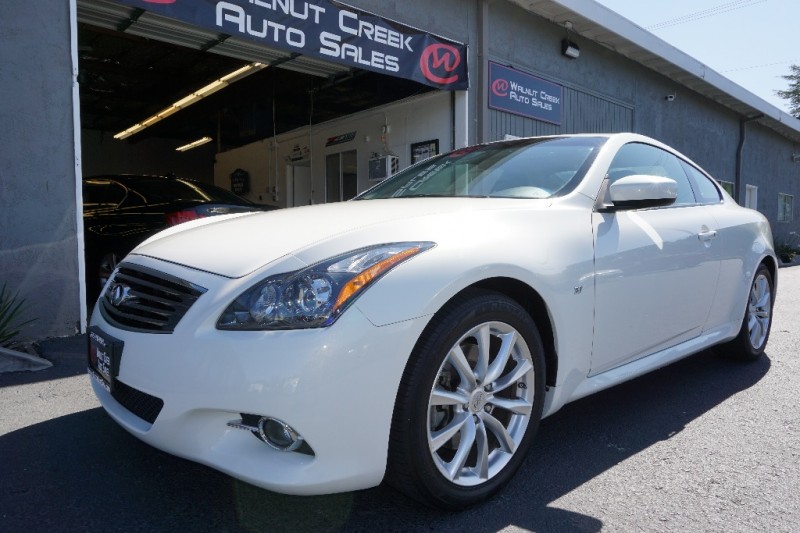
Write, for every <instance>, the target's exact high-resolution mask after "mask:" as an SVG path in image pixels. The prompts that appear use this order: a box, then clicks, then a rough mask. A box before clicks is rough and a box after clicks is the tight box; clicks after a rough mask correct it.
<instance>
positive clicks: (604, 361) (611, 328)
mask: <svg viewBox="0 0 800 533" xmlns="http://www.w3.org/2000/svg"><path fill="white" fill-rule="evenodd" d="M593 224H594V230H595V288H596V303H595V341H594V349H593V355H592V370H591V375H594V374H598V373H601V372H603V371H605V370H609V369H611V368H614V367H617V366H619V365H622V364H624V363H627V362H630V361H633V360H635V359H638V358H640V357H643V356H645V355H648V354H651V353H654V352H656V351H659V350H661V349H664V348H666V347H668V346H672V345H674V344H678V343H679V342H682V341H685V340H688V339H691V338H693V337H696V336H697V335H699V334H700V332H701V331H702V329H703V325H704V323H705V321H706V317H707V316H708V313H709V310H710V308H711V301H712V299H713V297H714V293H715V291H716V284H717V277H718V274H719V258H718V257H715V256H714V255H713V247H714V244H715V243H714V240H715V238H716V237H715V233H714V232H716V231H718V229H719V228H718V227H717V224H716V222H715V220H714V219H713V217H712V216H711V215H710V214H709V213H708V211H707V210H706V209H705V208H704V207H703V206H687V207H673V208H666V209H649V210H639V211H622V212H617V213H595V214H594V219H593Z"/></svg>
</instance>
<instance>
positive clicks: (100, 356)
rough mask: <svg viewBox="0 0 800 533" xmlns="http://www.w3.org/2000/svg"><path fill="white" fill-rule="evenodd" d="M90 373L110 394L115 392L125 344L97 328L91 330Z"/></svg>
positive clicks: (92, 327)
mask: <svg viewBox="0 0 800 533" xmlns="http://www.w3.org/2000/svg"><path fill="white" fill-rule="evenodd" d="M88 337H89V353H88V358H89V361H88V363H89V372H90V373H91V374H92V376H93V377H94V378H95V379H96V380H97V382H98V383H99V384H100V385H101V386H102V387H103V388H104V389H106V390H107V391H108V392H113V391H114V383H115V382H116V380H117V376H118V375H119V365H120V361H121V360H122V349H123V347H124V345H125V343H124V342H123V341H121V340H119V339H115V338H114V337H112V336H111V335H109V334H108V333H106V332H104V331H103V330H102V329H100V328H99V327H97V326H91V327H90V328H89V335H88Z"/></svg>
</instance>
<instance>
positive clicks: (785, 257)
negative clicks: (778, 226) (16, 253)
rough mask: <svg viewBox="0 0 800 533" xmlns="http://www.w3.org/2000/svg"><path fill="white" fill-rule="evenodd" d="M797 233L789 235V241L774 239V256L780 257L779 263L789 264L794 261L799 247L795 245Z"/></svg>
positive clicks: (798, 252)
mask: <svg viewBox="0 0 800 533" xmlns="http://www.w3.org/2000/svg"><path fill="white" fill-rule="evenodd" d="M797 241H798V236H797V232H794V231H793V232H791V233H789V239H788V240H783V239H775V255H777V256H778V257H780V259H781V261H783V262H785V263H790V262H792V261H793V260H794V258H795V256H796V255H797V254H800V247H798V244H797Z"/></svg>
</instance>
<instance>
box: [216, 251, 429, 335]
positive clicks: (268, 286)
mask: <svg viewBox="0 0 800 533" xmlns="http://www.w3.org/2000/svg"><path fill="white" fill-rule="evenodd" d="M433 246H434V243H432V242H403V243H394V244H380V245H377V246H370V247H369V248H362V249H360V250H355V251H353V252H348V253H346V254H342V255H339V256H336V257H334V258H331V259H328V260H327V261H323V262H321V263H317V264H315V265H311V266H310V267H307V268H304V269H302V270H298V271H296V272H288V273H286V274H279V275H277V276H272V277H269V278H267V279H265V280H263V281H261V282H260V283H258V284H257V285H255V286H253V287H251V288H250V289H248V290H246V291H245V292H243V293H242V294H241V295H239V297H238V298H236V300H234V302H233V303H232V304H231V305H229V306H228V308H227V309H225V312H223V313H222V316H220V317H219V320H218V321H217V328H218V329H233V330H266V329H297V328H317V327H324V326H329V325H331V324H333V323H334V322H335V321H336V319H337V318H338V317H339V315H341V314H342V313H343V312H344V310H345V309H347V307H348V306H349V305H350V304H351V303H353V301H354V300H355V299H356V298H357V297H358V295H359V294H361V293H362V292H364V291H365V290H366V289H367V287H369V286H370V285H371V284H372V283H374V282H375V281H376V280H377V279H379V278H380V277H381V276H383V275H384V274H386V273H387V272H389V271H390V270H391V269H393V268H394V267H396V266H397V265H399V264H400V263H402V262H403V261H406V260H408V259H409V258H411V257H413V256H415V255H416V254H418V253H420V252H424V251H425V250H428V249H429V248H432V247H433Z"/></svg>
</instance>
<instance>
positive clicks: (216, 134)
mask: <svg viewBox="0 0 800 533" xmlns="http://www.w3.org/2000/svg"><path fill="white" fill-rule="evenodd" d="M87 4H91V5H94V4H97V2H96V1H95V2H83V3H82V4H79V6H82V7H83V8H84V9H83V14H84V16H83V17H82V19H83V20H87V19H88V20H92V21H94V20H93V19H92V17H91V16H86V9H87V8H86V5H87ZM115 9H123V8H116V7H115ZM124 9H128V8H124ZM122 15H124V16H122ZM126 17H128V18H129V13H122V14H121V15H120V14H114V15H113V16H106V17H105V19H103V20H101V21H99V22H100V24H102V26H99V25H94V24H89V23H87V22H80V23H79V25H78V57H79V62H78V64H79V78H78V79H79V83H80V101H81V125H82V127H83V128H86V129H93V130H100V131H104V132H107V133H109V134H115V133H118V132H120V131H122V130H124V129H126V128H128V127H130V126H132V125H133V124H135V123H136V122H139V121H141V120H143V119H146V118H147V117H150V116H151V115H153V114H155V113H157V112H159V111H161V110H163V109H164V108H165V107H167V106H169V105H170V104H172V103H173V102H175V101H177V100H179V99H181V98H183V97H184V96H186V95H187V94H189V93H191V92H193V91H195V90H197V89H200V88H201V87H203V86H205V85H207V84H208V83H210V82H212V81H214V80H216V79H218V78H220V77H221V76H224V75H225V74H228V73H230V72H232V71H234V70H236V69H237V68H239V67H241V66H243V65H246V64H248V63H250V62H252V61H254V60H260V61H263V62H268V63H270V66H269V67H267V68H265V69H263V70H261V71H258V72H256V73H255V74H252V75H250V76H248V77H246V78H244V79H242V80H240V81H238V82H236V83H233V84H231V85H230V86H228V87H226V88H225V89H223V90H221V91H218V92H216V93H214V94H213V95H211V96H209V97H207V98H205V99H203V100H201V101H200V102H198V103H196V104H194V105H192V106H190V107H188V108H187V109H184V110H181V111H180V112H178V113H176V114H174V115H172V116H171V117H168V118H166V119H164V120H162V121H161V122H159V123H157V124H155V125H153V126H151V127H149V128H147V129H145V130H143V131H141V132H140V133H137V134H135V135H133V136H131V137H129V138H128V139H127V142H134V143H135V142H140V141H141V140H143V139H147V138H151V137H158V138H166V139H174V140H175V141H176V142H177V143H183V142H190V141H193V140H195V139H198V138H199V137H203V136H206V135H207V136H210V137H212V138H213V139H215V141H218V142H220V144H221V146H222V148H223V150H224V149H230V148H234V147H237V146H241V145H244V144H247V143H250V142H253V141H255V140H258V139H263V138H266V137H270V136H272V135H273V132H274V133H282V132H285V131H290V130H293V129H295V128H298V127H301V126H304V125H308V124H309V123H319V122H324V121H326V120H330V119H333V118H336V117H340V116H344V115H348V114H351V113H354V112H357V111H361V110H364V109H369V108H372V107H376V106H379V105H382V104H385V103H388V102H392V101H395V100H399V99H402V98H405V97H408V96H411V95H414V94H418V93H422V92H427V91H429V90H431V89H430V88H428V87H425V86H423V85H420V84H418V83H414V82H411V81H406V80H402V79H398V78H392V77H388V76H383V75H380V74H374V73H370V72H366V71H361V70H343V69H342V67H339V66H336V65H327V64H325V63H322V62H319V61H316V60H310V59H308V58H304V57H302V56H291V55H288V54H286V53H282V52H276V51H263V52H262V53H261V55H266V56H267V57H266V59H265V58H263V57H255V58H254V57H252V56H251V54H249V53H248V51H247V50H245V51H244V52H243V53H241V54H237V55H241V56H243V57H246V59H235V58H233V57H230V55H221V53H220V50H217V48H222V46H221V45H222V43H223V42H225V39H224V37H225V36H222V40H220V36H212V37H213V39H209V36H205V35H201V36H199V37H196V38H194V39H192V37H194V36H192V35H189V36H188V37H187V36H183V39H185V40H190V41H191V42H189V43H188V44H189V46H191V47H187V46H179V45H177V44H170V43H167V42H164V41H161V40H157V39H154V38H150V37H147V36H143V35H137V34H136V33H139V34H141V33H145V34H147V31H144V32H143V31H142V29H141V27H139V28H137V30H138V31H134V30H133V28H136V24H131V23H130V21H129V20H127V19H126ZM106 19H108V20H106ZM115 19H116V20H115ZM117 28H124V29H125V31H119V30H118V29H117ZM178 33H179V31H176V32H175V34H174V35H173V37H177V34H178ZM195 33H197V32H196V31H195ZM175 40H177V39H175ZM204 40H205V43H204V42H203V41H204ZM224 46H225V47H226V48H225V49H223V51H224V52H225V53H226V54H236V53H237V52H236V51H235V47H236V46H237V43H235V42H225V44H224ZM238 46H239V47H243V45H242V44H238ZM206 48H208V49H211V50H213V51H214V52H216V53H211V52H209V51H205V49H206Z"/></svg>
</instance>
